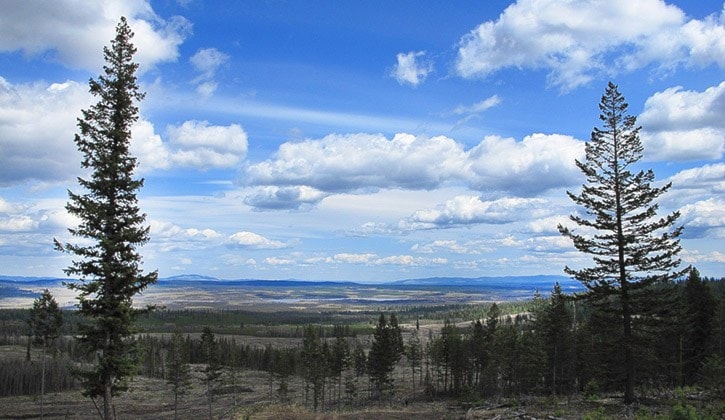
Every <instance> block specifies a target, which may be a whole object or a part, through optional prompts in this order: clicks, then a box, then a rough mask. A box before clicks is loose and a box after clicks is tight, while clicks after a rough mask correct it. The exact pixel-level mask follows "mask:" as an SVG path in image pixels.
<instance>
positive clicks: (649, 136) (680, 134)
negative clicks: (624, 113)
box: [638, 82, 725, 161]
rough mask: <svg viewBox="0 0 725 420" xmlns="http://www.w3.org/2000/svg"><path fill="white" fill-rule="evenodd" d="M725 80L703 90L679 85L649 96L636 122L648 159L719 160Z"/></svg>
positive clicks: (723, 148)
mask: <svg viewBox="0 0 725 420" xmlns="http://www.w3.org/2000/svg"><path fill="white" fill-rule="evenodd" d="M724 115H725V82H722V83H720V84H719V85H718V86H713V87H710V88H708V89H706V90H705V91H704V92H696V91H691V90H683V89H682V87H681V86H677V87H673V88H669V89H666V90H665V91H663V92H657V93H655V94H654V95H652V96H651V97H650V98H649V99H647V101H646V102H645V105H644V111H643V112H642V114H640V115H639V117H638V121H639V123H640V124H642V127H643V132H642V136H641V137H642V142H643V143H644V146H645V153H646V157H647V158H648V159H649V160H659V161H673V160H674V161H683V160H697V159H722V156H723V153H724V152H725V118H723V116H724Z"/></svg>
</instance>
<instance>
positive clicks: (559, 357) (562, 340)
mask: <svg viewBox="0 0 725 420" xmlns="http://www.w3.org/2000/svg"><path fill="white" fill-rule="evenodd" d="M566 300H567V297H566V296H565V295H564V293H563V292H562V291H561V286H559V283H558V282H557V283H555V284H554V289H553V290H552V292H551V298H550V300H549V303H548V304H547V305H545V306H544V307H543V308H542V309H541V310H540V312H539V313H538V314H537V316H536V321H535V328H536V331H537V333H538V334H539V335H540V336H541V339H542V345H543V349H544V352H545V353H546V358H547V361H548V363H547V367H548V369H547V372H546V382H547V384H548V385H549V389H550V390H551V393H552V394H554V395H556V394H563V393H566V392H568V391H569V390H570V385H571V381H572V379H573V374H572V373H573V372H572V371H573V366H574V365H575V360H574V339H573V336H572V330H571V328H572V316H571V313H570V312H569V309H568V308H567V307H566Z"/></svg>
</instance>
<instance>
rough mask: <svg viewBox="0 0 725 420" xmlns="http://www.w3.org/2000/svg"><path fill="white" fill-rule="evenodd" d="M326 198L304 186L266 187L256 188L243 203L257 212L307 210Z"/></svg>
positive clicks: (322, 193)
mask: <svg viewBox="0 0 725 420" xmlns="http://www.w3.org/2000/svg"><path fill="white" fill-rule="evenodd" d="M327 196H328V194H326V193H324V192H322V191H319V190H317V189H314V188H311V187H307V186H304V185H301V186H292V187H276V186H268V187H259V188H256V189H255V191H254V192H253V193H252V194H250V195H248V196H247V197H245V199H244V203H245V204H247V205H249V206H252V207H254V208H255V209H257V210H300V209H302V210H307V209H310V208H311V207H312V206H314V205H316V204H317V203H319V202H320V201H322V200H323V199H324V198H325V197H327Z"/></svg>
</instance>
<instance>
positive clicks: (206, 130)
mask: <svg viewBox="0 0 725 420" xmlns="http://www.w3.org/2000/svg"><path fill="white" fill-rule="evenodd" d="M167 133H168V136H169V146H170V147H171V148H172V149H173V150H174V151H173V153H172V156H171V160H172V161H173V162H174V163H175V164H177V165H179V166H187V167H195V168H206V167H215V168H229V167H232V166H235V165H237V164H238V163H239V162H240V161H241V160H242V159H243V158H244V157H245V156H246V154H247V147H248V141H247V133H246V132H245V131H244V129H242V127H241V126H239V125H237V124H231V125H229V126H218V125H209V122H208V121H186V122H184V123H183V124H181V125H180V126H173V125H172V126H169V127H168V128H167Z"/></svg>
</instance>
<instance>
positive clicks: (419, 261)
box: [373, 255, 448, 266]
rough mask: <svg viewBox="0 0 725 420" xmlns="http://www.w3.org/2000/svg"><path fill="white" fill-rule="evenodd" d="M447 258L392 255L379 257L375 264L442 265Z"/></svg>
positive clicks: (446, 261) (445, 262)
mask: <svg viewBox="0 0 725 420" xmlns="http://www.w3.org/2000/svg"><path fill="white" fill-rule="evenodd" d="M447 263H448V260H447V259H446V258H423V257H414V256H412V255H391V256H389V257H384V258H380V259H377V260H375V261H374V262H373V264H375V265H402V266H426V265H442V264H447Z"/></svg>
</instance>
